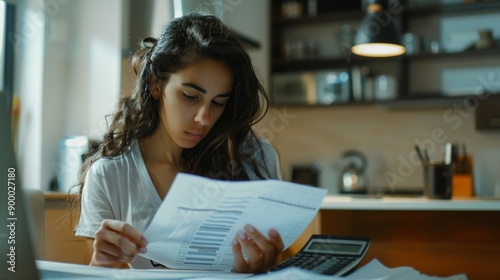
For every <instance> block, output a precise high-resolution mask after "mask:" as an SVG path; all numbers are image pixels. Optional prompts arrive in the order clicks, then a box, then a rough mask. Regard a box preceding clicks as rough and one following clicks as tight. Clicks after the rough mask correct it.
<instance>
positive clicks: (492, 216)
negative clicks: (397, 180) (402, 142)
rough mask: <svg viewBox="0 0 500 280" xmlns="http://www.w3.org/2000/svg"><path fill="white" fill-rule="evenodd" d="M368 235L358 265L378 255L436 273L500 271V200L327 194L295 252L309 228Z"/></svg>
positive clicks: (479, 275) (492, 274) (494, 274)
mask: <svg viewBox="0 0 500 280" xmlns="http://www.w3.org/2000/svg"><path fill="white" fill-rule="evenodd" d="M319 232H320V233H322V234H335V235H354V236H368V237H370V238H371V240H372V242H371V245H370V248H369V249H368V252H367V255H366V256H365V258H364V259H363V262H362V263H361V265H363V264H365V263H367V262H369V261H370V260H372V259H373V258H377V259H378V260H380V261H381V262H382V263H383V264H384V265H386V266H388V267H397V266H411V267H413V268H415V269H417V270H419V271H421V272H422V273H425V274H429V275H436V276H450V275H454V274H459V273H465V274H467V277H468V278H469V279H472V280H474V279H498V277H499V276H500V265H499V260H500V201H499V200H489V201H483V200H447V201H446V200H445V201H439V200H427V199H424V198H415V199H402V198H385V199H383V198H382V199H380V198H379V199H356V198H346V197H327V198H326V199H325V200H324V202H323V205H322V209H321V210H320V213H319V214H318V216H317V217H316V219H315V220H314V221H313V222H312V223H311V225H310V227H309V228H308V229H307V230H306V233H305V234H304V235H307V237H306V236H304V235H303V236H302V237H301V239H300V240H299V241H298V242H297V243H295V244H294V245H293V246H292V247H291V248H290V249H289V250H288V251H287V252H286V253H287V254H288V255H293V254H294V253H296V252H297V251H298V250H299V249H300V248H301V247H302V246H303V245H304V243H305V242H306V241H307V239H308V237H309V236H310V234H312V233H319Z"/></svg>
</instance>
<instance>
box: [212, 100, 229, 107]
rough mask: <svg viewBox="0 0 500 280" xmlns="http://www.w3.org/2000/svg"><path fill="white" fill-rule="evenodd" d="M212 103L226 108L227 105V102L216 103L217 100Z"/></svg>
mask: <svg viewBox="0 0 500 280" xmlns="http://www.w3.org/2000/svg"><path fill="white" fill-rule="evenodd" d="M212 103H213V104H214V105H215V106H217V107H224V105H226V103H225V102H219V101H216V100H213V101H212Z"/></svg>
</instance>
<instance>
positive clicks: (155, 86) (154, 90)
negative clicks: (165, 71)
mask: <svg viewBox="0 0 500 280" xmlns="http://www.w3.org/2000/svg"><path fill="white" fill-rule="evenodd" d="M149 87H150V88H151V96H152V97H153V98H154V100H159V99H160V96H161V83H160V82H156V80H155V78H154V77H153V75H151V77H150V78H149Z"/></svg>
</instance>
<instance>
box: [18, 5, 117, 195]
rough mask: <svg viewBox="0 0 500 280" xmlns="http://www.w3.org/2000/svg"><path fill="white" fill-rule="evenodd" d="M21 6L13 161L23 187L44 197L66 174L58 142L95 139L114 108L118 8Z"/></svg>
mask: <svg viewBox="0 0 500 280" xmlns="http://www.w3.org/2000/svg"><path fill="white" fill-rule="evenodd" d="M19 5H20V6H21V7H23V8H21V9H19V10H20V14H21V16H20V20H19V23H18V28H19V34H20V36H21V38H23V41H21V42H22V44H20V52H19V54H18V56H19V59H18V61H19V63H18V65H19V67H18V68H17V69H18V71H17V72H16V88H17V91H18V94H19V95H20V98H21V108H22V109H21V120H20V135H19V154H18V157H19V162H20V166H21V168H20V169H21V170H22V171H23V174H24V175H23V178H24V182H25V183H26V184H27V185H28V186H31V187H35V188H42V189H48V188H49V183H50V181H51V180H52V179H53V178H54V177H55V175H56V174H57V172H58V170H59V169H61V168H63V167H64V166H62V163H61V162H60V160H59V159H58V156H59V155H58V152H59V149H58V147H59V141H60V140H61V139H63V138H65V137H68V136H73V135H86V136H89V137H97V136H100V135H101V134H102V132H103V128H104V127H105V120H104V116H105V115H106V114H109V113H110V112H111V110H112V109H113V107H114V102H115V101H116V97H117V96H118V93H119V89H120V88H119V87H120V63H121V62H120V56H121V55H120V49H121V15H122V13H121V10H122V8H121V7H122V6H121V5H122V2H121V1H119V0H107V1H98V0H93V1H76V0H65V1H62V0H59V1H47V2H39V1H31V0H28V1H19ZM26 5H28V6H26ZM104 23H105V24H104ZM76 164H77V163H75V165H76ZM71 165H72V166H73V164H71ZM75 182H76V181H75Z"/></svg>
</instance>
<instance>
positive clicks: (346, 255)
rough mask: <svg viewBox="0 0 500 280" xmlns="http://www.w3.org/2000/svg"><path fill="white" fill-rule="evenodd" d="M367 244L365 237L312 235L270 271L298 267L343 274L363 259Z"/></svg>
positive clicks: (368, 244) (322, 272)
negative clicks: (293, 254) (301, 246)
mask: <svg viewBox="0 0 500 280" xmlns="http://www.w3.org/2000/svg"><path fill="white" fill-rule="evenodd" d="M369 246H370V239H369V238H366V237H346V236H335V235H312V236H311V238H310V239H309V241H307V243H306V245H305V246H304V247H303V248H302V249H301V250H300V252H298V253H297V254H296V255H295V256H293V257H291V258H289V259H287V260H285V261H283V262H282V263H280V264H279V265H278V266H276V267H275V268H273V269H272V270H271V272H272V271H276V270H280V269H284V268H287V267H299V268H303V269H307V270H310V271H313V272H316V273H321V274H326V275H335V276H341V275H345V274H347V273H348V272H350V271H351V270H352V269H354V268H355V267H356V265H357V264H358V263H359V262H360V261H361V259H363V257H364V255H365V254H366V251H367V250H368V247H369Z"/></svg>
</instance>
